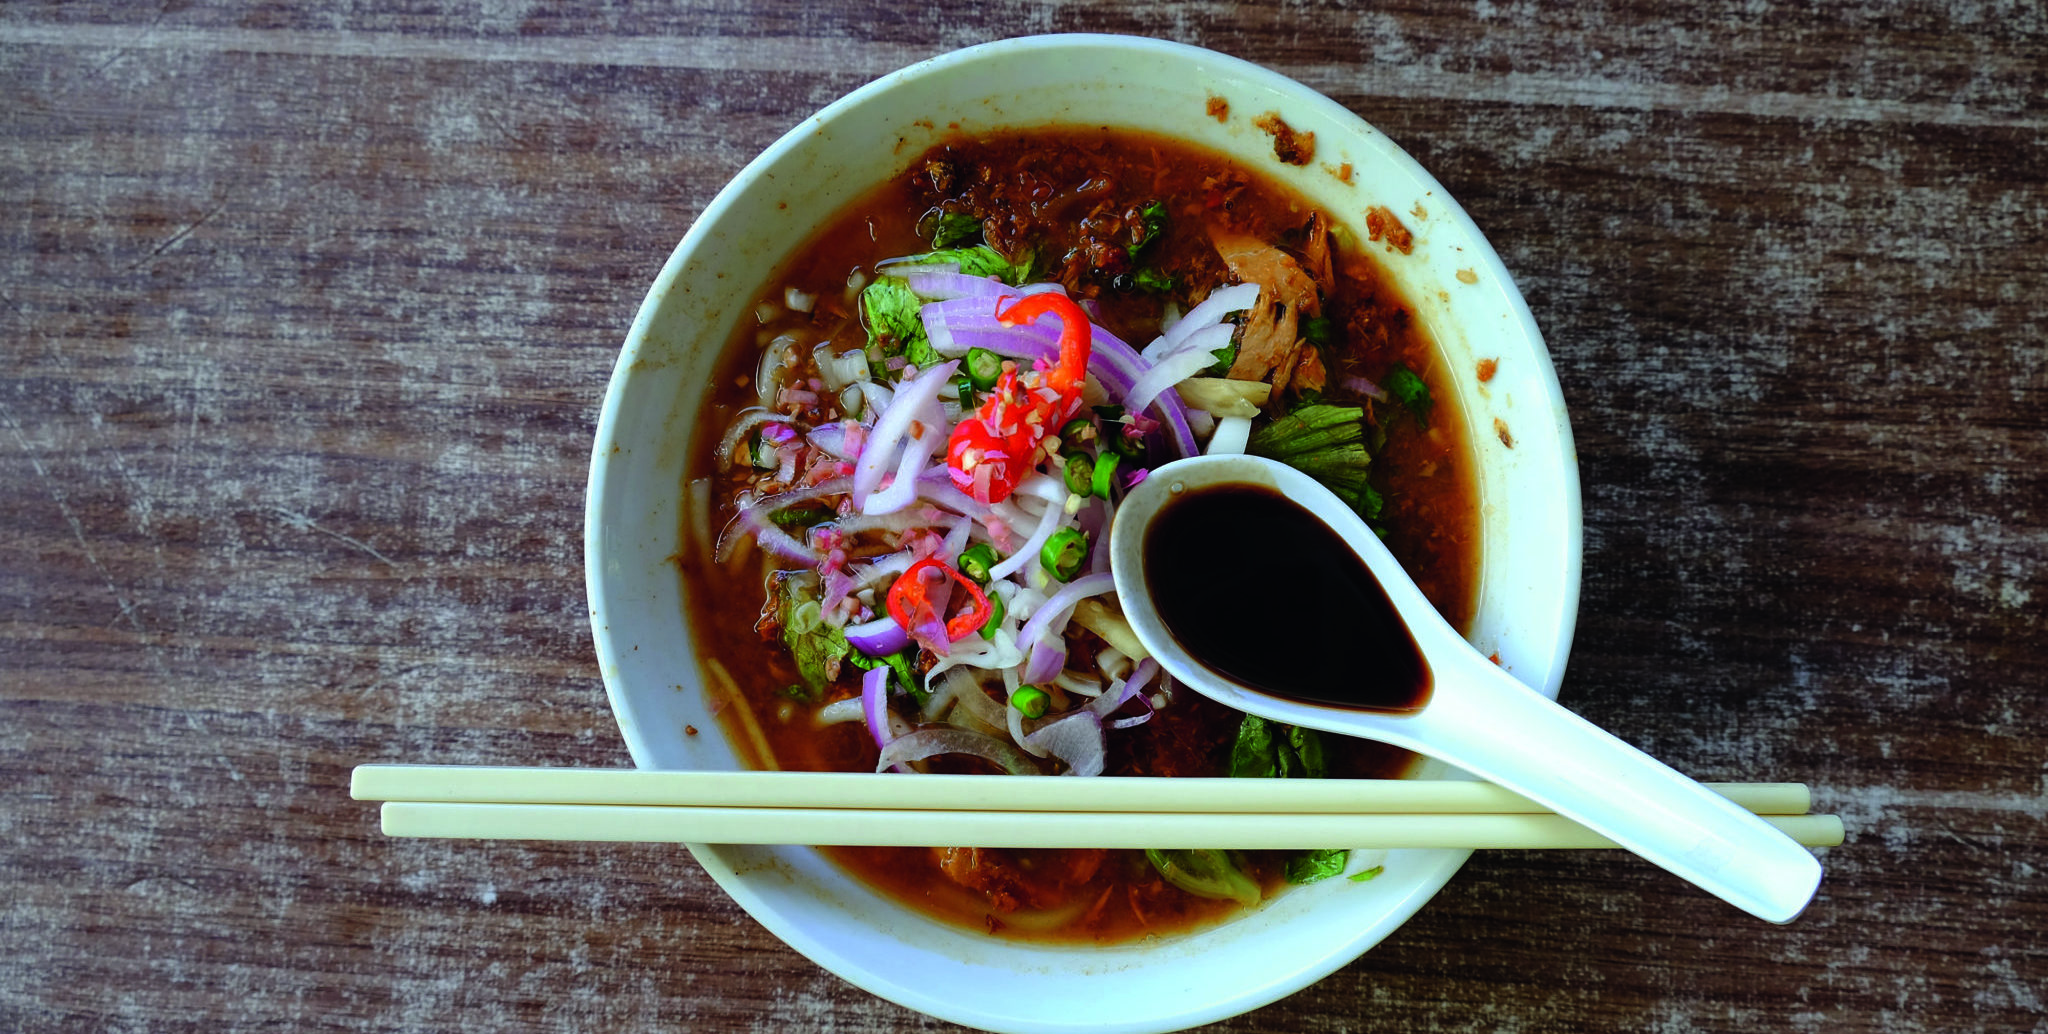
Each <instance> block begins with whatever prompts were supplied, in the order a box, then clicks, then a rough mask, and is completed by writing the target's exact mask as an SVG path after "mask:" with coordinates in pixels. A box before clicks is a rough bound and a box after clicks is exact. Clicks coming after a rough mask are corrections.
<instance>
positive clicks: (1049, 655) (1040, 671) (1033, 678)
mask: <svg viewBox="0 0 2048 1034" xmlns="http://www.w3.org/2000/svg"><path fill="white" fill-rule="evenodd" d="M1054 638H1057V636H1056V635H1055V637H1054ZM1066 666H1067V648H1066V645H1065V641H1064V640H1060V641H1057V642H1055V641H1054V639H1046V640H1041V641H1039V642H1036V643H1032V644H1031V659H1030V660H1027V661H1025V662H1024V672H1023V674H1022V675H1021V676H1020V677H1021V678H1022V679H1023V680H1024V681H1025V682H1027V683H1029V684H1031V685H1034V686H1042V685H1044V684H1046V683H1048V682H1051V681H1052V680H1053V679H1055V678H1057V677H1058V676H1059V673H1060V669H1062V668H1065V667H1066Z"/></svg>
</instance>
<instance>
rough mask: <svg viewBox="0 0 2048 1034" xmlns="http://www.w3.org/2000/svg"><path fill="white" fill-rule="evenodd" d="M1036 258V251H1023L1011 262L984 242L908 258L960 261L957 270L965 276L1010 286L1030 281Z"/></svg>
mask: <svg viewBox="0 0 2048 1034" xmlns="http://www.w3.org/2000/svg"><path fill="white" fill-rule="evenodd" d="M1036 258H1037V255H1036V253H1034V252H1026V253H1025V254H1024V255H1023V256H1021V257H1020V258H1019V260H1018V261H1016V262H1012V261H1010V260H1009V259H1006V258H1004V257H1003V255H1002V253H1001V252H999V251H997V250H996V249H994V248H991V247H989V246H988V245H986V244H977V245H975V246H974V247H971V248H944V249H940V250H938V251H930V252H926V253H925V254H922V255H919V256H917V257H915V258H913V259H911V260H910V261H912V262H917V263H926V262H957V263H959V264H960V272H962V273H965V274H967V275H968V276H992V277H995V278H997V279H999V280H1001V281H1002V282H1003V283H1006V284H1009V285H1010V286H1011V287H1022V286H1023V285H1025V284H1028V283H1030V282H1031V267H1032V263H1033V261H1034V260H1035V259H1036Z"/></svg>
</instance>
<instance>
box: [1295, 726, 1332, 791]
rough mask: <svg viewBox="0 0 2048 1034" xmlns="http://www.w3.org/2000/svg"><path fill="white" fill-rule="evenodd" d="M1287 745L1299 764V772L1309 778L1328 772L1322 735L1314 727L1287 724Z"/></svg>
mask: <svg viewBox="0 0 2048 1034" xmlns="http://www.w3.org/2000/svg"><path fill="white" fill-rule="evenodd" d="M1287 746H1288V749H1289V750H1291V751H1292V752H1293V754H1294V757H1295V759H1296V760H1297V761H1298V762H1299V763H1300V765H1301V774H1302V775H1303V776H1304V777H1306V778H1309V779H1321V778H1323V777H1324V776H1326V775H1328V774H1329V771H1330V766H1329V764H1328V762H1326V761H1325V760H1324V756H1323V737H1322V735H1321V734H1320V733H1318V732H1316V731H1315V730H1314V729H1304V728H1302V727H1301V726H1298V725H1292V726H1288V728H1287Z"/></svg>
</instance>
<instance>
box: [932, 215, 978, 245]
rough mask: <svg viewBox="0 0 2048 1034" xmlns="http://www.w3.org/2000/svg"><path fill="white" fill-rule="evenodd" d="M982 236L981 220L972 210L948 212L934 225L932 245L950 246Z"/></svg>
mask: <svg viewBox="0 0 2048 1034" xmlns="http://www.w3.org/2000/svg"><path fill="white" fill-rule="evenodd" d="M979 236H981V220H980V219H979V218H978V217H976V216H975V215H974V213H972V212H947V213H946V214H944V215H941V216H939V218H938V221H937V222H936V223H934V224H933V225H932V247H934V248H950V247H952V246H953V245H955V244H959V243H960V242H962V241H968V240H973V239H974V238H976V237H979Z"/></svg>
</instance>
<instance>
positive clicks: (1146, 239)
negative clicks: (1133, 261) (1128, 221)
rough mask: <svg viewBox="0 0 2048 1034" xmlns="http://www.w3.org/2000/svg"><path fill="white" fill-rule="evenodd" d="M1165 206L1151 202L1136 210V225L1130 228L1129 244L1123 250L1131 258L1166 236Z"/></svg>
mask: <svg viewBox="0 0 2048 1034" xmlns="http://www.w3.org/2000/svg"><path fill="white" fill-rule="evenodd" d="M1166 226H1167V218H1166V204H1165V202H1162V201H1153V202H1149V203H1148V204H1146V205H1145V207H1144V208H1141V209H1139V210H1138V225H1136V226H1133V227H1131V243H1130V244H1129V245H1128V246H1127V247H1126V248H1125V250H1126V251H1128V252H1129V253H1130V255H1131V257H1132V258H1137V257H1138V252H1141V251H1143V250H1145V248H1146V246H1148V245H1150V244H1151V243H1152V242H1153V241H1156V240H1158V239H1159V238H1161V237H1163V236H1165V235H1166Z"/></svg>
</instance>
